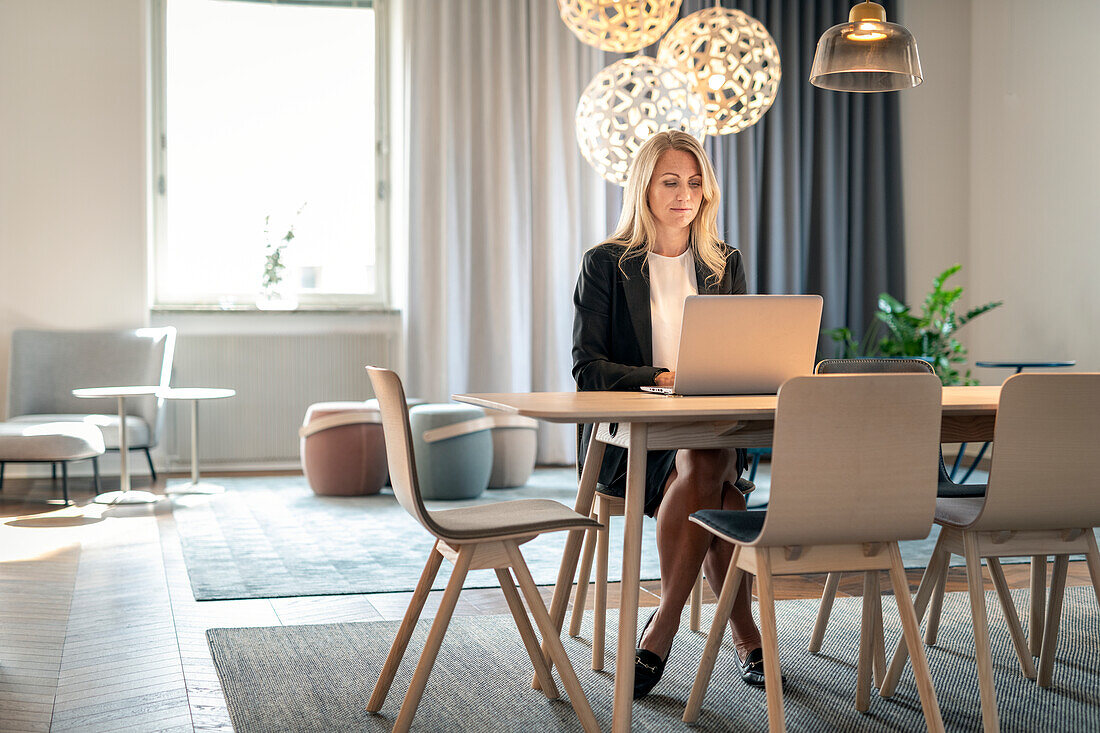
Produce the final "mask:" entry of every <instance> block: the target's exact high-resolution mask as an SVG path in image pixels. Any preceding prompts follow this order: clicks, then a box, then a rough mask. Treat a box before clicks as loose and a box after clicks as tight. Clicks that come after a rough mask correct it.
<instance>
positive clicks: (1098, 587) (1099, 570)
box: [0, 464, 1100, 605]
mask: <svg viewBox="0 0 1100 733" xmlns="http://www.w3.org/2000/svg"><path fill="white" fill-rule="evenodd" d="M2 469H3V464H0V480H2V479H3V470H2ZM1085 541H1086V542H1088V545H1089V549H1088V552H1086V553H1085V561H1086V562H1087V563H1088V566H1089V577H1090V578H1092V592H1093V593H1095V594H1096V603H1097V604H1098V605H1100V552H1097V550H1096V535H1095V534H1094V533H1093V531H1092V528H1091V527H1089V528H1088V530H1087V531H1086V532H1085Z"/></svg>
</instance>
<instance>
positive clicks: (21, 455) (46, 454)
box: [0, 422, 103, 463]
mask: <svg viewBox="0 0 1100 733" xmlns="http://www.w3.org/2000/svg"><path fill="white" fill-rule="evenodd" d="M102 454H103V434H102V433H101V432H100V431H99V430H97V429H96V428H95V427H94V426H92V425H83V424H79V423H66V422H37V423H29V422H25V423H12V422H7V423H0V461H10V462H12V463H20V462H23V461H31V462H37V461H78V460H81V459H84V458H92V457H94V456H98V455H102Z"/></svg>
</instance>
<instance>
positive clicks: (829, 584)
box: [810, 573, 843, 654]
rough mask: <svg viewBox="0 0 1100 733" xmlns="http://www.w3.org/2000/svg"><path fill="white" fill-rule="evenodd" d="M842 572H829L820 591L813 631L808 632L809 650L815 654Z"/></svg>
mask: <svg viewBox="0 0 1100 733" xmlns="http://www.w3.org/2000/svg"><path fill="white" fill-rule="evenodd" d="M841 575H843V573H829V577H828V578H827V579H826V580H825V590H824V591H822V593H821V603H820V605H818V607H817V621H815V622H814V631H813V633H812V634H810V651H811V652H813V653H814V654H817V653H818V652H819V651H821V641H822V640H823V639H824V638H825V627H826V626H828V625H829V616H830V615H831V614H832V612H833V601H835V600H836V589H837V586H838V585H840V576H841Z"/></svg>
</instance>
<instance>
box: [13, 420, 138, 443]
mask: <svg viewBox="0 0 1100 733" xmlns="http://www.w3.org/2000/svg"><path fill="white" fill-rule="evenodd" d="M8 422H11V423H23V424H26V423H43V422H54V423H82V424H84V425H91V426H93V427H96V428H98V429H99V430H100V431H101V432H102V433H103V444H104V446H105V447H106V448H107V449H108V450H118V415H72V414H58V415H16V416H15V417H12V418H9V419H8ZM126 439H127V441H128V443H129V446H130V448H145V447H146V446H148V445H149V423H147V422H145V420H143V419H142V418H140V417H136V416H134V415H127V416H126Z"/></svg>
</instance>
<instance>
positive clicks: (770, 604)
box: [756, 549, 787, 733]
mask: <svg viewBox="0 0 1100 733" xmlns="http://www.w3.org/2000/svg"><path fill="white" fill-rule="evenodd" d="M768 552H769V550H767V549H763V550H758V551H757V553H756V572H757V575H756V580H757V582H758V583H759V585H760V589H759V590H758V591H757V593H758V598H759V610H760V637H761V641H762V646H763V652H764V687H765V690H766V694H767V698H768V730H769V731H771V733H778V732H779V731H785V730H787V721H786V719H785V718H784V716H783V677H782V675H781V674H780V672H779V636H778V633H777V630H776V626H775V589H774V588H773V586H772V568H771V560H770V559H769V557H768Z"/></svg>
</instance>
